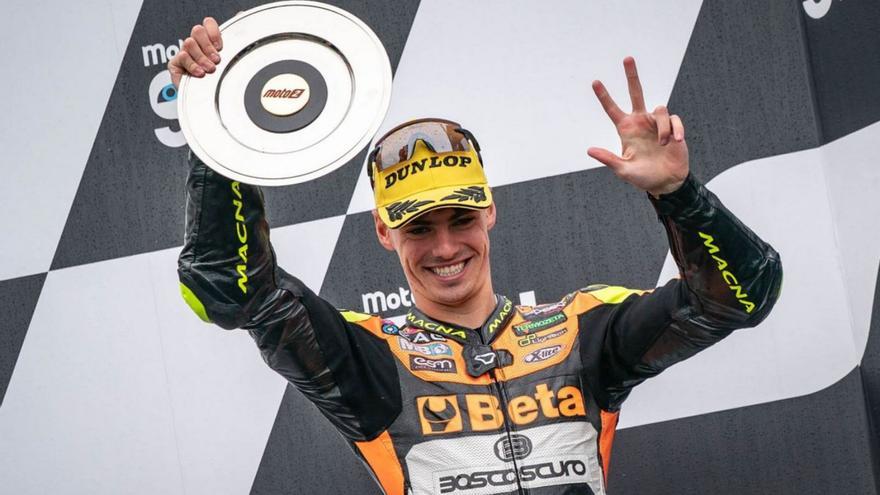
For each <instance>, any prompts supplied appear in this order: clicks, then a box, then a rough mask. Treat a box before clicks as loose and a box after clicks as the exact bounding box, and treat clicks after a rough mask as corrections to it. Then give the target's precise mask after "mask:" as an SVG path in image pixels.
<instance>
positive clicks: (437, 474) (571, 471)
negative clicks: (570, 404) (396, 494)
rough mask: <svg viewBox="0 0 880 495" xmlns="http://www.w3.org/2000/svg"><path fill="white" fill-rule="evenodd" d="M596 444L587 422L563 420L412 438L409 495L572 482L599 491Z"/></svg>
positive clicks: (599, 494) (468, 494) (470, 494)
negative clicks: (484, 432) (447, 436)
mask: <svg viewBox="0 0 880 495" xmlns="http://www.w3.org/2000/svg"><path fill="white" fill-rule="evenodd" d="M438 405H439V404H438ZM597 447H598V433H597V432H596V430H595V429H594V428H593V427H592V426H591V425H590V423H589V422H587V421H580V422H564V423H557V424H554V425H547V426H541V427H536V428H526V429H521V430H519V431H518V432H516V433H513V434H511V435H509V436H508V435H507V434H503V433H502V434H497V435H477V436H464V437H458V438H450V439H431V440H430V441H426V442H423V443H419V444H416V445H415V446H414V447H413V448H412V449H411V450H410V452H409V453H408V454H407V456H406V464H407V467H408V469H409V473H410V481H411V483H412V493H413V495H434V494H453V495H457V494H462V495H489V494H495V493H511V492H515V491H517V487H518V486H524V487H525V486H527V487H528V488H529V490H530V491H531V490H533V489H534V490H535V491H538V490H537V489H539V488H544V487H553V486H559V487H562V486H566V487H568V488H569V490H567V491H568V492H574V491H575V486H576V485H581V487H578V488H579V489H578V490H577V492H578V493H581V492H589V493H595V494H596V495H604V494H605V488H604V486H603V483H602V470H601V467H600V465H599V456H598V454H599V453H598V448H597ZM583 485H587V486H588V487H589V489H585V488H583ZM558 491H560V492H561V491H565V490H558Z"/></svg>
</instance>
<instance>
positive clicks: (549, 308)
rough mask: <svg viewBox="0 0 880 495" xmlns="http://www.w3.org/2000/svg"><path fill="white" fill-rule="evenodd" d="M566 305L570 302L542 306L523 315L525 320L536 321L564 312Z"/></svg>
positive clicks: (524, 312)
mask: <svg viewBox="0 0 880 495" xmlns="http://www.w3.org/2000/svg"><path fill="white" fill-rule="evenodd" d="M566 304H568V301H565V300H563V301H559V302H556V303H553V304H542V305H540V306H535V307H534V308H532V309H530V310H528V311H523V313H522V315H523V317H524V318H525V319H527V320H529V321H534V320H536V319H539V318H543V317H545V316H548V315H551V314H553V313H558V312H560V311H562V310H563V309H564V308H565V305H566Z"/></svg>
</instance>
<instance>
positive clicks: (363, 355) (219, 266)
mask: <svg viewBox="0 0 880 495" xmlns="http://www.w3.org/2000/svg"><path fill="white" fill-rule="evenodd" d="M190 166H191V169H190V174H189V177H188V179H187V207H186V238H185V244H184V247H183V251H182V252H181V253H180V258H179V260H178V274H179V277H180V282H181V290H182V292H183V295H184V299H185V300H186V301H187V303H188V304H189V305H190V307H192V308H193V310H194V311H195V312H196V314H198V315H199V316H200V317H202V319H204V320H206V321H211V322H214V323H216V324H217V325H219V326H220V327H222V328H225V329H233V328H242V329H245V330H247V331H248V332H249V333H250V335H251V336H252V337H253V339H254V341H255V342H256V343H257V347H258V348H259V349H260V352H261V353H262V355H263V359H264V360H265V361H266V363H267V364H268V365H269V366H270V367H272V369H274V370H275V371H277V372H278V373H280V374H281V375H282V376H284V378H286V379H287V380H288V381H289V382H290V383H291V384H293V385H294V386H295V387H296V388H297V389H299V390H300V391H301V392H302V393H303V394H305V395H306V397H308V398H309V399H310V400H311V401H312V402H314V403H315V404H316V405H317V406H318V408H319V409H320V410H321V412H322V413H323V414H324V415H325V416H327V417H328V419H330V421H331V422H332V423H333V424H334V425H335V426H336V427H337V428H338V429H339V430H340V431H341V432H342V434H343V435H344V436H346V437H347V438H349V439H351V440H357V441H363V440H370V439H372V438H373V437H375V436H377V435H379V434H380V433H381V432H382V431H383V430H385V429H386V428H387V426H388V425H389V424H390V423H391V422H392V421H394V419H395V418H396V417H397V415H398V414H399V412H400V408H401V399H400V388H399V386H398V380H397V368H396V364H395V362H394V359H393V356H392V355H391V352H390V350H389V349H388V346H387V345H386V344H385V343H384V342H382V341H381V339H379V338H377V337H375V336H373V335H372V334H370V333H369V332H368V331H366V330H365V329H363V328H360V327H359V324H358V323H357V322H353V321H348V320H347V319H346V318H345V317H344V316H343V315H342V314H340V312H339V311H338V310H336V309H335V308H334V307H333V306H332V305H331V304H329V303H328V302H326V301H324V300H323V299H321V298H320V297H318V296H317V295H315V294H314V293H313V292H312V291H311V290H309V289H308V288H307V287H306V286H305V285H304V284H303V283H302V282H301V281H299V280H298V279H297V278H295V277H293V276H291V275H289V274H288V273H286V272H284V271H283V270H281V269H280V268H278V267H277V266H276V263H275V253H274V252H273V250H272V246H271V244H270V242H269V226H268V223H267V221H266V217H265V212H264V206H263V196H262V193H261V191H260V189H259V188H258V187H255V186H250V185H247V184H241V183H239V182H237V181H232V180H229V179H227V178H225V177H223V176H221V175H219V174H217V173H216V172H214V171H213V170H211V169H210V168H208V167H207V166H205V164H204V163H202V162H201V160H199V159H198V158H197V157H195V155H193V154H190ZM364 317H365V318H366V316H364Z"/></svg>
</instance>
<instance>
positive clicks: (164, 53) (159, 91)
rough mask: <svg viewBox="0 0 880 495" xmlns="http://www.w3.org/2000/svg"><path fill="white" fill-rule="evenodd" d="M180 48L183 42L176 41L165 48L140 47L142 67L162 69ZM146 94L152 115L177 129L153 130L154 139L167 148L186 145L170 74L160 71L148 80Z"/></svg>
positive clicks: (158, 128)
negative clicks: (166, 121)
mask: <svg viewBox="0 0 880 495" xmlns="http://www.w3.org/2000/svg"><path fill="white" fill-rule="evenodd" d="M182 46H183V40H178V44H177V45H175V44H173V43H172V44H170V45H168V46H165V45H163V44H161V43H155V44H152V45H145V46H142V47H141V56H142V57H143V63H144V67H147V68H149V67H153V66H156V65H160V66H161V67H162V68H163V69H164V67H165V65H167V64H168V62H169V61H170V60H171V59H172V58H174V56H175V55H177V54H178V53H179V52H180V48H181V47H182ZM148 93H149V94H148V97H149V98H150V108H152V109H153V113H155V114H156V116H158V117H159V118H160V119H163V120H168V121H172V122H174V127H176V128H177V130H174V129H172V127H171V125H166V126H162V127H157V128H155V129H153V133H154V134H155V135H156V139H158V140H159V142H160V143H162V144H164V145H165V146H168V147H169V148H179V147H181V146H183V145H184V144H186V140H185V138H184V137H183V132H182V131H181V130H180V126H179V125H178V124H177V88H175V87H174V85H173V84H172V83H171V74H169V73H168V70H162V71H161V72H159V73H157V74H156V75H154V76H153V79H152V80H150V86H149V90H148Z"/></svg>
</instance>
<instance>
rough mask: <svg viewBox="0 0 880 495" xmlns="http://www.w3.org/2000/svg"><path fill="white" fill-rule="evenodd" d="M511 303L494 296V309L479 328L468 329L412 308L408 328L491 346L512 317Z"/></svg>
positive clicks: (467, 342)
mask: <svg viewBox="0 0 880 495" xmlns="http://www.w3.org/2000/svg"><path fill="white" fill-rule="evenodd" d="M513 314H514V310H513V302H511V300H510V299H508V298H507V297H505V296H502V295H499V294H495V309H494V310H493V311H492V313H491V314H490V315H489V317H488V318H487V319H486V321H485V322H484V323H483V325H482V326H481V327H480V328H477V329H470V328H465V327H462V326H459V325H455V324H452V323H447V322H445V321H440V320H435V319H433V318H431V317H430V316H428V315H426V314H425V313H422V312H421V311H419V309H418V308H415V307H413V309H412V310H410V312H409V313H408V314H407V315H406V323H407V325H408V326H411V327H415V328H419V329H421V330H425V331H428V332H431V333H434V334H437V335H441V336H443V337H446V338H450V339H452V340H455V341H457V342H459V343H462V344H487V345H488V344H491V343H492V341H493V340H495V338H496V337H497V336H498V334H499V333H500V330H501V329H502V328H504V326H505V325H506V324H507V322H508V321H510V319H511V318H512V317H513Z"/></svg>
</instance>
